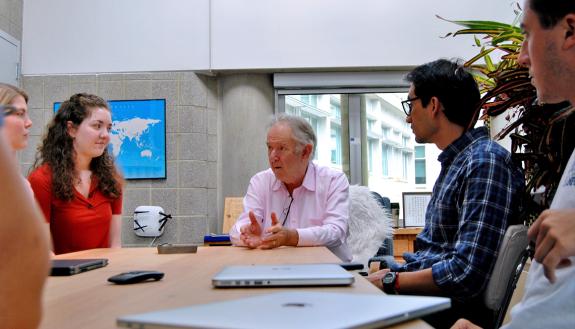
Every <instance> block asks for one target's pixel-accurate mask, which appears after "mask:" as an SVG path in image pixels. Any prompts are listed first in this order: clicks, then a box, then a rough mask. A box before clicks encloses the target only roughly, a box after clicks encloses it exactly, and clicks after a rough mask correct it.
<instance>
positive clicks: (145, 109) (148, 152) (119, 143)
mask: <svg viewBox="0 0 575 329" xmlns="http://www.w3.org/2000/svg"><path fill="white" fill-rule="evenodd" d="M60 104H61V103H55V104H54V112H56V111H57V110H58V108H59V107H60ZM108 104H109V105H110V109H111V110H112V131H111V136H110V145H109V146H108V151H109V152H110V154H112V155H114V157H115V161H116V165H117V166H118V168H119V169H120V170H121V172H122V173H123V175H124V178H126V179H146V178H148V179H149V178H166V101H165V100H163V99H154V100H130V101H108Z"/></svg>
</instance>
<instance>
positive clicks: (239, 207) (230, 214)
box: [222, 197, 244, 234]
mask: <svg viewBox="0 0 575 329" xmlns="http://www.w3.org/2000/svg"><path fill="white" fill-rule="evenodd" d="M243 211H244V198H242V197H239V198H226V199H225V201H224V221H223V225H222V233H224V234H225V233H229V232H230V229H231V228H232V226H234V224H235V223H236V220H237V219H238V217H240V215H241V214H242V212H243Z"/></svg>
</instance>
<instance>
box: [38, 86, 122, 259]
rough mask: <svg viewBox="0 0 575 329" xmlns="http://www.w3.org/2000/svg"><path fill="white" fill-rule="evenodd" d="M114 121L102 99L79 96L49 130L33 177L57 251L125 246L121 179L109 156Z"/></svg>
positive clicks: (60, 112)
mask: <svg viewBox="0 0 575 329" xmlns="http://www.w3.org/2000/svg"><path fill="white" fill-rule="evenodd" d="M111 128H112V117H111V113H110V108H109V107H108V104H107V103H106V101H104V100H103V99H102V98H100V97H98V96H95V95H89V94H76V95H73V96H72V97H70V99H69V100H67V101H65V102H63V103H62V105H61V106H60V109H59V110H58V113H56V116H55V117H54V119H53V120H52V122H51V123H50V124H49V125H48V133H47V134H46V136H45V137H44V140H43V141H42V145H41V146H40V148H39V155H38V158H37V159H36V163H35V164H34V170H33V171H32V173H31V174H30V176H29V177H28V180H29V181H30V183H31V185H32V189H33V190H34V195H35V196H36V199H37V200H38V203H39V204H40V207H41V208H42V211H43V212H44V216H45V217H46V220H47V221H48V224H49V225H50V231H51V233H52V242H53V245H54V252H55V253H56V254H63V253H68V252H74V251H79V250H85V249H93V248H108V247H120V246H121V241H120V233H121V231H120V230H121V222H120V220H121V214H122V178H121V176H120V174H119V173H118V171H117V170H116V168H115V166H114V161H113V159H112V157H111V156H110V154H109V153H108V150H107V146H108V143H109V142H110V129H111Z"/></svg>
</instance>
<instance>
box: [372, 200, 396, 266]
mask: <svg viewBox="0 0 575 329" xmlns="http://www.w3.org/2000/svg"><path fill="white" fill-rule="evenodd" d="M371 195H372V196H373V198H374V199H375V201H377V203H378V204H379V206H380V207H381V208H382V209H383V210H385V212H386V213H387V214H391V201H390V200H389V198H388V197H383V196H381V195H380V194H379V193H377V192H375V191H371ZM377 256H393V238H386V239H385V240H383V243H382V244H381V246H380V247H379V249H378V250H377V253H376V254H375V257H377Z"/></svg>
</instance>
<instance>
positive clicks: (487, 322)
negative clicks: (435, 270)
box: [423, 296, 495, 329]
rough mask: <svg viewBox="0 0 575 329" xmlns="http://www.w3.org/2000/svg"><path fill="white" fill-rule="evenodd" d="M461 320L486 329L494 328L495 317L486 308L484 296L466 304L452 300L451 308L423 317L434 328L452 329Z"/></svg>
mask: <svg viewBox="0 0 575 329" xmlns="http://www.w3.org/2000/svg"><path fill="white" fill-rule="evenodd" d="M460 318H464V319H467V320H469V321H471V322H473V323H474V324H476V325H478V326H480V327H482V328H484V329H489V328H493V323H494V322H495V315H494V313H493V311H492V310H490V309H488V308H487V307H485V303H484V302H483V298H482V296H479V297H476V298H473V299H470V300H467V301H465V302H462V301H459V300H455V299H453V298H452V299H451V308H449V309H447V310H444V311H440V312H437V313H433V314H430V315H428V316H425V317H423V320H425V322H427V323H429V324H430V325H431V326H432V327H434V328H451V326H452V325H453V324H454V323H455V321H457V320H459V319H460Z"/></svg>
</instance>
